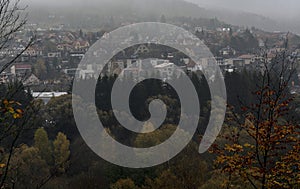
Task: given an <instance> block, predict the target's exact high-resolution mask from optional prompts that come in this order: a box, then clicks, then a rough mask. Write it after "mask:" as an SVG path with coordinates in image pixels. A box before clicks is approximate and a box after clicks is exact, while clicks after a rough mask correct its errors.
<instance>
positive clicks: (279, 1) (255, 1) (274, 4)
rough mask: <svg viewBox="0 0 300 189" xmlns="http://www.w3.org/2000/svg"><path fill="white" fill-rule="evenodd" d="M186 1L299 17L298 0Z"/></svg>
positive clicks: (60, 0)
mask: <svg viewBox="0 0 300 189" xmlns="http://www.w3.org/2000/svg"><path fill="white" fill-rule="evenodd" d="M114 1H115V2H118V1H116V0H111V1H110V0H51V1H41V0H23V1H22V2H23V3H25V4H27V5H29V6H30V5H45V6H49V5H58V6H68V5H69V2H72V5H76V4H78V5H82V4H81V3H84V4H85V5H87V4H89V3H95V2H97V3H100V4H101V3H103V2H110V3H113V2H114ZM129 1H130V0H129ZM184 1H187V2H192V3H195V4H197V5H199V6H200V7H205V8H215V9H220V8H226V9H229V10H230V9H232V10H238V11H244V12H250V13H255V14H259V15H262V16H266V17H270V18H274V19H280V18H282V19H296V18H299V16H300V13H299V8H300V2H299V1H298V0H264V1H260V0H251V1H243V2H242V3H241V1H240V0H184Z"/></svg>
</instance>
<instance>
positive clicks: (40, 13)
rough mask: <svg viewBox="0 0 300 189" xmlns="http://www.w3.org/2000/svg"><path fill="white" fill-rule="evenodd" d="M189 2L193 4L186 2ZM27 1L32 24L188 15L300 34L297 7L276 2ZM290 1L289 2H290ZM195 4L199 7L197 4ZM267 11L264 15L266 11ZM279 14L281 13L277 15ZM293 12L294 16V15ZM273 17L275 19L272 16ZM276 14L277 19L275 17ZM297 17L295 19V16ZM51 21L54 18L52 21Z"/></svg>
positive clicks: (96, 22)
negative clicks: (281, 8) (280, 8)
mask: <svg viewBox="0 0 300 189" xmlns="http://www.w3.org/2000/svg"><path fill="white" fill-rule="evenodd" d="M187 1H192V2H193V3H191V2H187ZM187 1H183V0H51V1H40V0H26V1H24V3H25V4H27V5H29V9H30V17H29V18H30V21H32V22H39V23H41V22H52V23H56V22H57V23H58V22H63V23H64V24H70V25H73V26H74V25H76V26H78V27H87V26H86V25H88V24H90V25H91V24H92V25H95V27H100V25H103V24H105V22H109V21H111V20H109V19H110V18H111V17H112V16H115V17H118V18H120V17H121V18H122V17H123V18H124V20H123V21H126V19H128V18H131V19H130V21H157V19H158V18H159V17H160V16H161V15H165V16H167V17H173V16H186V17H189V16H190V17H197V18H199V17H202V18H215V17H216V18H218V19H219V20H221V21H224V22H226V23H229V24H233V25H240V26H247V27H252V26H254V27H257V28H260V29H264V30H268V31H278V30H281V31H292V32H295V33H300V24H298V22H297V20H298V17H296V16H295V15H296V14H298V13H295V12H294V10H295V7H297V6H296V5H297V4H298V3H297V4H295V6H293V4H291V2H292V1H293V2H294V1H295V0H289V1H290V4H288V3H285V4H284V5H285V6H283V8H287V7H293V9H291V10H289V11H286V12H289V13H286V12H285V11H281V12H280V10H279V7H278V6H279V5H280V4H278V3H277V4H276V2H281V3H282V2H283V0H275V1H272V2H270V0H267V1H266V2H263V3H262V2H258V1H251V2H250V1H249V2H247V3H246V4H245V3H243V4H241V3H240V1H237V0H226V1H221V0H212V1H210V0H187ZM287 2H288V1H287ZM196 3H197V4H198V5H196ZM263 10H265V12H264V11H263ZM277 12H278V13H277ZM292 13H293V14H292ZM272 15H273V16H272ZM274 15H275V16H274ZM293 15H294V16H293ZM50 18H52V19H50Z"/></svg>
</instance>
